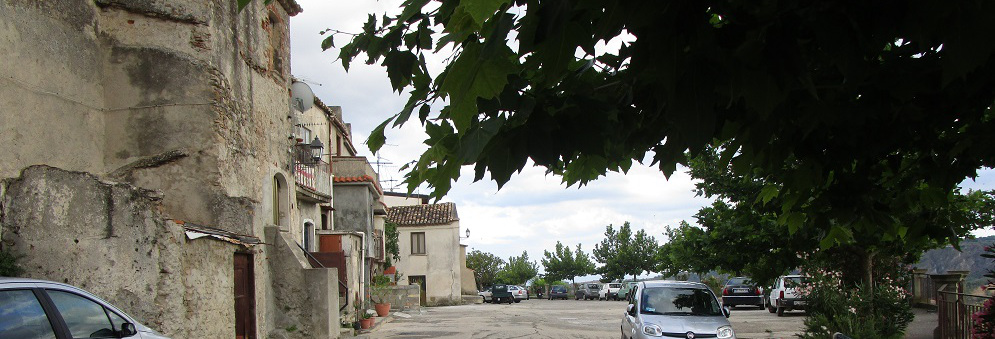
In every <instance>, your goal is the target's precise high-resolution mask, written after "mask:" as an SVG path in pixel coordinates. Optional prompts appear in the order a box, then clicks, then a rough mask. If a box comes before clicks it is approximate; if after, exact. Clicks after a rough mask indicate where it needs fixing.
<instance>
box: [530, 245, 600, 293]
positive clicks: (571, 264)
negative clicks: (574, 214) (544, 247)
mask: <svg viewBox="0 0 995 339" xmlns="http://www.w3.org/2000/svg"><path fill="white" fill-rule="evenodd" d="M542 266H543V268H544V269H545V271H546V279H547V280H549V281H560V280H563V279H570V282H571V283H574V282H575V281H574V279H575V278H576V277H579V276H583V275H588V274H592V273H594V269H595V267H594V262H592V261H591V258H590V257H589V256H588V255H587V253H584V251H583V250H581V248H580V244H577V249H576V250H575V251H574V252H571V251H570V247H569V246H564V245H563V244H562V243H560V242H559V241H557V242H556V247H555V248H554V249H553V252H552V253H550V252H549V251H544V252H543V258H542Z"/></svg>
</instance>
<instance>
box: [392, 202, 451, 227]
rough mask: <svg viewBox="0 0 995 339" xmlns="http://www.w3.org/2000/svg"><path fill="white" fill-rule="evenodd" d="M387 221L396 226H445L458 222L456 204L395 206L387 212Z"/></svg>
mask: <svg viewBox="0 0 995 339" xmlns="http://www.w3.org/2000/svg"><path fill="white" fill-rule="evenodd" d="M387 219H388V220H390V221H393V222H395V223H397V225H398V226H427V225H445V224H448V223H451V222H454V221H458V220H459V216H457V215H456V204H454V203H451V202H444V203H441V204H428V205H411V206H395V207H391V208H390V209H388V210H387Z"/></svg>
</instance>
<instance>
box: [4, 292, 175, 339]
mask: <svg viewBox="0 0 995 339" xmlns="http://www.w3.org/2000/svg"><path fill="white" fill-rule="evenodd" d="M0 338H58V339H63V338H133V339H166V337H164V336H162V335H161V334H159V333H157V332H156V331H154V330H152V329H151V328H148V327H147V326H145V325H142V324H141V323H139V322H138V321H135V319H134V318H132V317H131V316H129V315H128V314H126V313H124V312H122V311H121V310H119V309H117V308H116V307H114V306H112V305H111V304H109V303H107V302H106V301H103V300H101V299H100V298H97V297H96V296H94V295H93V294H90V293H89V292H86V291H84V290H81V289H79V288H76V287H73V286H70V285H66V284H62V283H57V282H51V281H45V280H37V279H22V278H5V277H0Z"/></svg>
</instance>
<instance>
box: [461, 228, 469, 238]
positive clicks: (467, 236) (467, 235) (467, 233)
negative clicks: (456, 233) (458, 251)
mask: <svg viewBox="0 0 995 339" xmlns="http://www.w3.org/2000/svg"><path fill="white" fill-rule="evenodd" d="M459 238H460V239H469V238H470V229H469V228H467V229H466V236H465V237H459Z"/></svg>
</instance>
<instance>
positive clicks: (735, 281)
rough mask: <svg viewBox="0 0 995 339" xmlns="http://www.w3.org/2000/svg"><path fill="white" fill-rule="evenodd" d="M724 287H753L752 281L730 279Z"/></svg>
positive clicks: (747, 279)
mask: <svg viewBox="0 0 995 339" xmlns="http://www.w3.org/2000/svg"><path fill="white" fill-rule="evenodd" d="M726 285H727V286H728V285H753V280H750V278H732V279H729V282H727V283H726Z"/></svg>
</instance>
